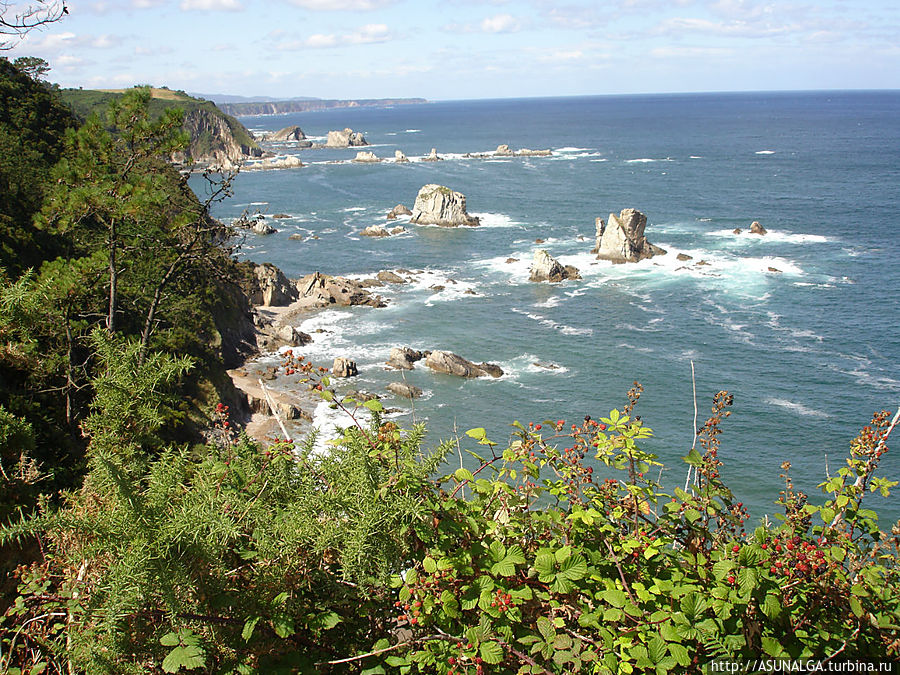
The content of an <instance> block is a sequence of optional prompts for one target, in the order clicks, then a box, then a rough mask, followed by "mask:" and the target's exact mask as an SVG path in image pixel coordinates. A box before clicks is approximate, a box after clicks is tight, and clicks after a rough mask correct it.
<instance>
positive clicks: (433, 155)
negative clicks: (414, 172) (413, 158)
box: [422, 148, 441, 162]
mask: <svg viewBox="0 0 900 675" xmlns="http://www.w3.org/2000/svg"><path fill="white" fill-rule="evenodd" d="M422 161H423V162H440V161H441V158H440V157H438V154H437V148H432V149H431V154H429V155H428V156H427V157H423V158H422Z"/></svg>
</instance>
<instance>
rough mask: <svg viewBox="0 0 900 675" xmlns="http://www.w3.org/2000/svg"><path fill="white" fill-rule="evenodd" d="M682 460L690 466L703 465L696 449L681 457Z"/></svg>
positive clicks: (701, 457)
mask: <svg viewBox="0 0 900 675" xmlns="http://www.w3.org/2000/svg"><path fill="white" fill-rule="evenodd" d="M682 459H683V460H684V461H685V462H687V463H688V464H690V465H691V466H700V465H701V464H703V456H702V455H701V454H700V453H699V452H697V449H696V448H691V451H690V452H689V453H688V454H687V455H685V456H684V457H682Z"/></svg>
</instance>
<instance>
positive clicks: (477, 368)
mask: <svg viewBox="0 0 900 675" xmlns="http://www.w3.org/2000/svg"><path fill="white" fill-rule="evenodd" d="M425 365H426V366H428V367H429V368H431V369H432V370H436V371H437V372H439V373H446V374H448V375H456V376H457V377H481V376H482V375H491V376H492V377H500V376H501V375H503V369H502V368H500V366H497V365H494V364H489V363H482V364H475V363H472V362H471V361H468V360H467V359H464V358H463V357H461V356H459V355H457V354H454V353H452V352H445V351H440V350H435V351H433V352H431V353H430V354H429V355H428V356H427V357H426V358H425Z"/></svg>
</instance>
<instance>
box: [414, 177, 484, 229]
mask: <svg viewBox="0 0 900 675" xmlns="http://www.w3.org/2000/svg"><path fill="white" fill-rule="evenodd" d="M410 222H412V223H416V224H419V225H443V226H445V227H457V226H459V225H467V226H470V227H474V226H475V225H478V218H475V217H474V216H470V215H469V214H468V213H467V212H466V198H465V195H463V194H462V193H461V192H454V191H453V190H451V189H450V188H448V187H444V186H443V185H435V184H434V183H431V184H429V185H425V186H424V187H422V189H421V190H419V194H418V195H417V196H416V203H415V205H414V206H413V212H412V218H411V219H410Z"/></svg>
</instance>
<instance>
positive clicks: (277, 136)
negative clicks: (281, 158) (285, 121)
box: [266, 124, 306, 141]
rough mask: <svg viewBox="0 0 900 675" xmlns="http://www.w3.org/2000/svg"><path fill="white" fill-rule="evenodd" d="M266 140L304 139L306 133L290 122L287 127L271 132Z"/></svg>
mask: <svg viewBox="0 0 900 675" xmlns="http://www.w3.org/2000/svg"><path fill="white" fill-rule="evenodd" d="M266 140H267V141H305V140H306V134H304V133H303V129H301V128H300V127H298V126H297V125H296V124H292V125H291V126H289V127H285V128H284V129H279V130H278V131H276V132H275V133H273V134H271V135H270V136H269V137H268V138H266Z"/></svg>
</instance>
